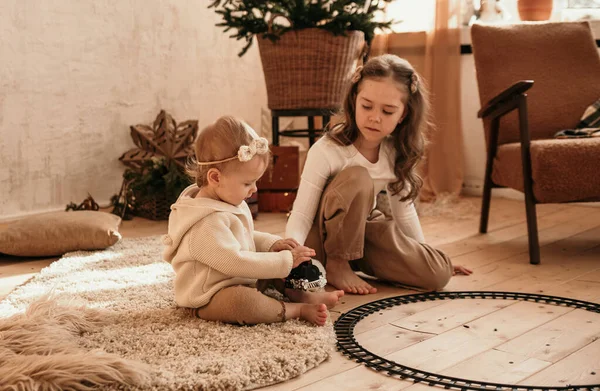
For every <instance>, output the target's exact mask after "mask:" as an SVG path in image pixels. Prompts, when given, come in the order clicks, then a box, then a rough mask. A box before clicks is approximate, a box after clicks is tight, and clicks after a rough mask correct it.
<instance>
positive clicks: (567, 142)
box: [492, 137, 600, 203]
mask: <svg viewBox="0 0 600 391" xmlns="http://www.w3.org/2000/svg"><path fill="white" fill-rule="evenodd" d="M599 169H600V137H592V138H583V139H563V140H557V139H548V140H533V141H531V174H532V178H533V194H534V196H535V199H536V200H537V201H538V202H541V203H549V202H573V201H593V200H600V174H599V173H598V170H599ZM492 181H493V182H494V183H495V184H497V185H500V186H506V187H511V188H513V189H518V190H520V191H523V170H522V166H521V144H520V143H509V144H503V145H499V146H498V153H497V155H496V159H495V161H494V169H493V172H492Z"/></svg>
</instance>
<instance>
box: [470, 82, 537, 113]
mask: <svg viewBox="0 0 600 391" xmlns="http://www.w3.org/2000/svg"><path fill="white" fill-rule="evenodd" d="M532 86H533V80H521V81H518V82H516V83H515V84H513V85H512V86H510V87H508V88H507V89H506V90H504V91H502V92H501V93H500V94H498V95H496V96H495V97H494V98H492V99H491V100H490V101H489V102H488V103H487V104H486V105H485V106H484V107H482V108H481V110H479V112H478V113H477V117H478V118H483V117H487V116H488V115H490V114H491V113H492V112H494V111H496V110H498V109H501V108H502V107H503V106H506V105H507V103H509V102H511V100H512V99H513V98H514V97H516V96H519V95H521V94H523V93H524V92H525V91H527V90H528V89H530V88H531V87H532Z"/></svg>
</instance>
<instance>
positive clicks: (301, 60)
mask: <svg viewBox="0 0 600 391" xmlns="http://www.w3.org/2000/svg"><path fill="white" fill-rule="evenodd" d="M391 1H392V0H373V1H369V0H363V1H348V0H214V1H213V2H212V3H211V4H210V5H209V8H214V9H215V11H216V12H217V13H218V14H219V15H221V17H222V18H223V21H222V22H221V23H218V24H217V26H220V27H225V31H226V32H227V31H229V30H231V29H234V30H236V32H235V33H234V34H232V35H231V37H232V38H236V39H237V40H245V42H246V44H245V46H244V47H243V48H242V49H241V51H240V53H239V55H240V56H243V55H244V54H245V53H246V52H247V51H248V49H249V48H250V46H251V45H252V42H253V40H254V38H255V37H256V38H257V40H258V45H259V51H260V56H261V61H262V65H263V72H264V75H265V81H266V84H267V95H268V100H269V108H270V109H272V110H286V109H288V110H289V109H310V108H318V109H337V108H338V107H339V105H340V101H341V96H342V93H343V88H344V85H345V84H346V81H347V80H348V79H349V77H350V75H351V73H352V72H353V70H354V68H355V66H356V64H357V61H359V60H362V57H363V56H364V55H365V53H366V48H367V47H368V43H370V42H371V40H372V38H373V37H374V35H375V31H376V29H385V28H389V27H390V26H391V24H392V22H391V21H377V20H376V19H375V16H376V14H377V12H379V11H382V10H383V8H384V6H385V5H386V4H387V3H389V2H391Z"/></svg>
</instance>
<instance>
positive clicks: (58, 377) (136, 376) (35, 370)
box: [0, 296, 149, 391]
mask: <svg viewBox="0 0 600 391" xmlns="http://www.w3.org/2000/svg"><path fill="white" fill-rule="evenodd" d="M104 323H105V321H104V320H103V318H102V313H101V312H100V311H98V310H94V309H89V308H86V307H84V306H77V307H74V306H65V305H61V304H59V303H58V302H57V301H56V300H54V299H53V298H52V297H49V296H46V297H43V298H41V299H39V300H36V301H35V302H34V303H32V304H31V305H30V306H29V307H28V309H27V311H26V312H25V313H24V314H18V315H14V316H12V317H10V318H7V319H0V379H2V381H1V384H0V391H8V390H11V391H12V390H36V391H54V390H77V391H87V390H91V389H93V388H95V387H97V386H100V385H106V384H112V383H121V384H124V385H132V386H135V385H142V384H144V383H145V382H146V381H147V380H148V373H149V368H148V366H147V365H145V364H143V363H140V362H135V361H131V360H125V359H122V358H120V357H119V356H117V355H115V354H110V353H106V352H103V351H101V350H92V351H87V352H86V351H83V350H82V349H81V348H80V347H79V345H78V343H77V338H75V336H76V335H79V334H81V333H84V332H90V331H94V330H97V329H98V328H99V327H100V326H102V325H103V324H104Z"/></svg>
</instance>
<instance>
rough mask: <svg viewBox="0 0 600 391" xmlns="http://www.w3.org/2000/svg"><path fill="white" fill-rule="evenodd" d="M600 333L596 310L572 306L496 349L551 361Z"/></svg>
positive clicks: (555, 360)
mask: <svg viewBox="0 0 600 391" xmlns="http://www.w3.org/2000/svg"><path fill="white" fill-rule="evenodd" d="M598 337H600V314H598V313H595V312H590V311H586V310H582V309H575V310H573V311H571V312H568V313H566V314H565V315H563V316H561V317H558V318H556V319H554V320H552V321H550V322H548V323H546V324H544V325H542V326H540V327H538V328H536V329H535V330H531V331H529V332H527V333H525V334H523V335H521V336H519V337H517V338H514V339H512V340H510V341H509V342H506V343H504V344H502V345H500V346H497V347H496V350H499V351H503V352H506V353H511V354H517V355H521V356H523V357H531V358H536V359H538V360H541V361H546V362H551V363H555V362H557V361H559V360H561V359H563V358H565V357H567V356H568V355H570V354H571V353H573V352H576V351H577V350H579V349H581V348H582V347H584V346H586V345H587V344H589V343H591V342H593V341H595V340H596V339H598Z"/></svg>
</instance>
